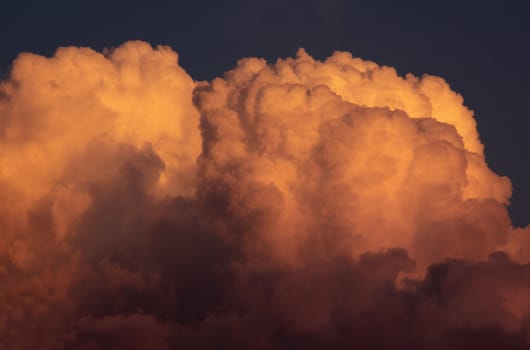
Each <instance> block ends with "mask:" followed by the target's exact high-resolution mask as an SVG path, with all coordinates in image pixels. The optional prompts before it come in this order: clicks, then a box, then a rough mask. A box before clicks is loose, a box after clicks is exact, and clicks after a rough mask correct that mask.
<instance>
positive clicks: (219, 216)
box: [0, 41, 530, 350]
mask: <svg viewBox="0 0 530 350" xmlns="http://www.w3.org/2000/svg"><path fill="white" fill-rule="evenodd" d="M0 195H1V198H2V199H3V201H2V202H1V203H0V348H9V349H15V348H19V349H34V348H45V349H62V348H64V347H70V348H79V349H106V348H109V347H110V348H131V349H136V348H138V349H146V348H161V349H172V348H190V349H215V348H234V349H291V350H292V349H307V348H315V349H317V348H324V349H329V348H341V347H342V348H352V347H361V348H367V349H379V348H389V347H397V348H411V349H415V348H417V349H422V348H433V347H435V346H437V347H438V348H442V349H446V348H447V349H448V348H451V349H460V348H466V347H467V348H469V347H473V348H488V346H489V347H490V348H491V347H494V348H495V347H496V348H503V347H504V348H510V347H511V348H525V347H528V346H529V344H530V333H529V332H530V328H529V327H528V319H530V306H529V305H530V302H529V299H528V297H527V295H528V281H529V280H530V274H529V271H528V269H529V265H528V262H529V261H530V238H529V237H530V235H529V233H530V226H529V227H526V228H513V227H512V224H511V221H510V218H509V216H508V213H507V210H506V206H507V205H508V204H509V199H510V196H511V184H510V181H509V179H508V178H506V177H503V176H499V175H497V174H495V173H494V172H493V171H492V170H490V169H489V168H488V166H487V163H486V159H485V155H484V153H483V145H482V143H481V141H480V138H479V135H478V132H477V129H476V123H475V120H474V118H473V113H472V111H470V110H469V109H468V108H467V107H466V106H464V104H463V98H462V97H461V96H460V95H458V94H457V93H456V92H454V91H452V90H451V89H450V87H449V85H448V84H447V83H446V82H445V81H444V80H443V79H441V78H439V77H433V76H429V75H424V76H423V77H421V78H419V77H415V76H412V75H410V74H409V75H407V76H406V77H405V78H403V77H400V76H399V75H398V74H397V73H396V71H395V69H393V68H391V67H385V66H379V65H377V64H376V63H374V62H369V61H363V60H361V59H359V58H353V57H352V56H351V55H350V54H348V53H344V52H336V53H335V54H333V55H332V56H331V57H329V58H328V59H326V60H324V61H317V60H314V59H313V58H312V57H310V56H309V55H308V54H307V53H306V52H305V51H303V50H299V52H298V54H297V56H296V57H295V58H287V59H280V60H278V61H277V62H276V63H274V64H269V63H267V62H266V61H264V60H262V59H258V58H246V59H242V60H240V61H239V62H238V64H237V66H236V67H235V68H234V69H232V70H231V71H228V72H226V73H225V74H224V76H223V77H219V78H216V79H214V80H212V81H211V82H195V81H194V80H193V79H192V77H190V76H189V75H188V74H187V73H186V72H185V71H184V70H183V69H182V68H181V67H180V66H179V64H178V56H177V54H176V53H175V52H174V51H172V50H171V49H170V48H168V47H163V46H160V47H157V48H152V47H151V46H150V45H149V44H147V43H144V42H138V41H136V42H127V43H125V44H123V45H122V46H120V47H118V48H115V49H113V50H107V51H105V52H104V53H103V54H102V53H98V52H95V51H93V50H91V49H88V48H76V47H67V48H60V49H58V50H57V52H56V53H55V55H54V56H53V57H51V58H45V57H41V56H37V55H33V54H28V53H24V54H21V55H20V56H19V57H18V58H17V59H16V60H15V62H14V63H13V69H12V72H11V74H10V77H9V79H8V80H6V81H3V82H1V84H0Z"/></svg>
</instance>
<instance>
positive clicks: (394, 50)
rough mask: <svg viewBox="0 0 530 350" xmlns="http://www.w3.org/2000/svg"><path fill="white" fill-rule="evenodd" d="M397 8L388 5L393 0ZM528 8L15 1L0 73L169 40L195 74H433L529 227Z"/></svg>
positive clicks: (6, 10)
mask: <svg viewBox="0 0 530 350" xmlns="http://www.w3.org/2000/svg"><path fill="white" fill-rule="evenodd" d="M398 3H399V5H398ZM529 18H530V5H527V4H526V3H525V2H524V1H518V2H515V1H511V2H510V1H508V2H506V1H504V2H501V1H497V2H493V1H490V2H478V1H469V2H466V1H460V2H451V1H438V2H434V1H432V2H431V1H422V2H406V1H405V2H396V1H379V2H375V1H347V0H291V1H289V0H283V1H281V0H268V1H252V0H225V1H221V0H216V1H211V0H195V1H164V2H162V1H160V2H153V1H152V2H147V1H146V2H134V1H129V2H112V3H110V2H109V3H107V4H104V3H98V2H94V1H71V2H69V3H59V2H44V1H26V2H24V1H18V2H11V3H8V4H3V5H1V8H0V74H2V76H4V77H5V76H6V74H7V72H8V71H9V64H10V62H11V61H12V60H13V59H14V58H15V57H16V55H17V54H18V53H19V52H21V51H31V52H35V53H39V54H44V55H52V54H53V52H54V51H55V49H56V48H57V47H58V46H67V45H76V46H90V47H92V48H94V49H97V50H101V49H103V48H104V47H112V46H117V45H119V44H121V43H122V42H124V41H127V40H131V39H141V40H146V41H149V42H150V43H151V44H153V45H156V44H165V45H169V46H171V47H172V48H173V49H175V50H176V51H177V52H179V54H180V63H181V65H182V66H183V67H184V68H185V69H186V70H187V71H188V73H189V74H190V75H191V76H192V77H194V78H195V79H210V78H212V77H215V76H218V75H221V74H222V73H223V72H224V71H226V70H227V69H230V68H231V67H232V66H233V65H234V64H235V62H236V61H237V59H238V58H241V57H243V56H260V57H265V58H267V59H269V60H275V59H276V58H277V57H284V56H292V55H294V54H295V52H296V50H297V48H298V47H305V48H306V49H307V51H308V52H309V53H310V54H312V55H313V56H315V57H316V58H324V57H326V56H328V55H329V54H331V53H332V52H333V50H336V49H340V50H346V51H350V52H352V53H353V54H354V55H356V56H359V57H362V58H365V59H371V60H374V61H376V62H377V63H379V64H386V65H391V66H393V67H396V68H397V69H398V71H399V72H400V73H401V74H405V73H407V72H412V73H414V74H417V75H420V74H422V73H430V74H435V75H439V76H442V77H443V78H444V79H446V80H447V81H448V82H449V84H450V85H451V86H452V88H453V89H454V90H456V91H457V92H459V93H461V94H462V95H463V96H464V99H465V104H466V105H467V106H468V107H470V108H471V109H473V110H474V111H475V116H476V119H477V122H478V128H479V132H480V135H481V138H482V141H483V143H485V145H486V157H487V160H488V164H489V165H490V167H491V168H493V170H495V171H496V172H497V173H499V174H503V175H507V176H509V177H510V178H511V179H512V183H513V186H514V196H513V201H512V202H513V204H512V207H511V208H510V211H511V215H512V219H513V221H514V223H515V224H517V225H524V224H528V223H530V181H529V180H530V158H529V151H530V137H528V133H529V129H530V119H529V118H530V112H529V111H530V105H529V102H528V101H529V100H530V84H529V82H530V68H529V64H530V46H529V42H530V40H529V39H530V20H529Z"/></svg>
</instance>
